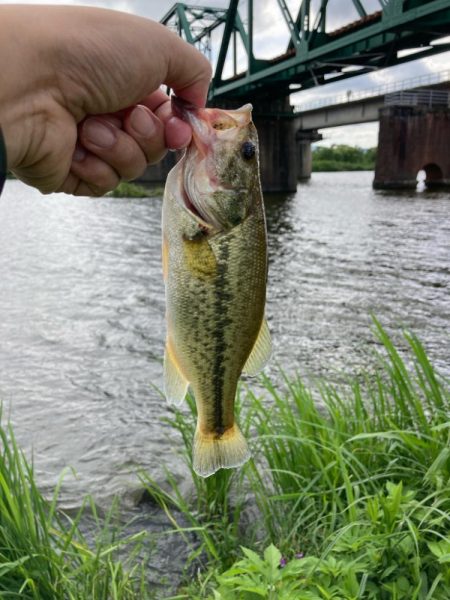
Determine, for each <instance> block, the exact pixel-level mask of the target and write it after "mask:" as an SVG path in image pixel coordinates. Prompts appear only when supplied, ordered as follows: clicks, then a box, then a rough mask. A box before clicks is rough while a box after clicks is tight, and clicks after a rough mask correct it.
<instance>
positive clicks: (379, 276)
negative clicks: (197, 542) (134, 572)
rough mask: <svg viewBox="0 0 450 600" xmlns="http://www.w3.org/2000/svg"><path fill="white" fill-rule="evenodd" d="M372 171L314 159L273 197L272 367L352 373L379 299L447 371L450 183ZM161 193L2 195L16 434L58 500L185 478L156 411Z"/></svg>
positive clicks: (8, 385) (3, 331)
mask: <svg viewBox="0 0 450 600" xmlns="http://www.w3.org/2000/svg"><path fill="white" fill-rule="evenodd" d="M371 182H372V173H369V172H362V173H361V172H360V173H315V174H314V175H313V178H312V180H311V182H310V183H309V184H306V185H301V186H299V187H298V190H297V193H296V194H292V195H288V196H286V195H284V196H282V195H279V196H267V198H266V205H267V219H268V231H269V244H270V273H269V287H268V308H267V313H268V318H269V324H270V327H271V330H272V335H273V340H274V349H275V352H274V358H273V361H272V365H271V367H270V368H269V373H272V374H274V376H275V377H276V364H277V363H278V364H280V365H282V366H283V368H284V369H285V370H286V371H287V372H288V373H293V372H294V371H296V370H297V371H299V372H300V373H303V374H305V375H307V376H311V375H325V376H326V377H327V378H328V379H329V380H334V379H336V378H339V376H340V375H339V374H340V373H342V372H346V373H352V372H358V371H359V370H360V369H361V368H364V367H366V366H368V365H370V363H371V351H372V349H373V335H372V333H371V330H370V313H371V312H372V313H374V314H375V315H376V316H377V317H378V318H379V319H380V320H381V322H382V323H383V324H384V325H385V326H386V327H387V328H388V330H392V331H398V330H399V327H400V326H406V327H409V328H411V329H412V330H413V331H414V332H415V333H417V334H418V335H419V337H420V338H421V339H422V340H423V342H424V343H425V345H426V347H427V349H428V351H429V353H430V355H431V357H432V358H433V360H434V362H435V364H436V366H437V367H438V368H439V369H440V370H441V372H443V373H445V374H450V366H449V354H450V327H449V323H450V277H449V273H450V195H449V193H443V192H432V193H426V192H421V193H419V192H410V193H401V194H393V193H387V192H380V191H373V190H372V188H371ZM160 217H161V198H160V197H150V198H146V199H123V200H121V199H113V198H101V199H91V198H71V197H64V196H60V195H51V196H47V197H44V196H41V195H40V194H39V193H38V192H36V191H34V190H32V189H31V188H28V187H26V186H25V185H23V184H21V183H20V182H17V181H8V182H7V184H6V188H5V191H4V194H3V195H2V197H1V198H0V398H1V400H2V402H3V413H4V417H5V416H6V417H10V418H11V421H12V423H13V425H14V429H15V433H16V437H17V439H18V441H19V443H20V445H21V446H22V447H23V448H24V449H25V450H26V452H27V453H28V454H29V455H30V453H31V452H32V453H33V457H34V464H35V470H36V475H37V480H38V483H39V484H40V486H41V488H42V489H43V490H44V491H47V492H50V491H51V490H52V489H53V487H54V485H55V482H56V481H57V479H58V477H59V475H60V473H61V471H62V470H63V469H64V468H65V467H72V468H73V469H74V470H75V471H76V476H74V475H73V474H69V475H67V476H66V477H65V480H64V485H63V489H62V496H61V503H62V505H63V506H65V507H76V506H79V504H80V501H81V498H82V496H84V495H85V494H86V493H92V494H93V495H94V497H95V498H96V500H97V502H99V503H100V504H102V503H104V504H108V502H109V501H110V498H111V497H112V496H113V495H115V494H120V495H122V497H124V496H125V497H127V495H129V496H130V498H132V497H133V494H132V490H133V489H134V488H135V487H136V486H137V483H136V476H135V474H134V473H135V472H136V470H138V469H140V468H144V469H146V470H147V471H149V472H150V473H151V474H152V475H153V477H154V478H155V479H157V480H163V478H164V475H163V469H164V467H167V468H170V469H171V470H172V471H173V472H174V473H175V474H176V476H177V477H178V478H179V479H180V480H182V479H183V477H184V469H183V465H182V464H181V461H179V460H177V459H176V457H175V455H174V453H173V447H175V448H176V446H177V444H178V443H179V441H178V439H177V438H173V436H172V434H171V432H170V431H169V430H168V429H167V427H166V426H165V425H163V424H162V423H161V420H162V419H163V417H165V416H167V414H168V412H167V408H166V405H165V402H164V401H162V400H161V397H160V395H159V393H158V391H157V388H159V387H161V385H162V364H161V360H162V355H163V349H164V335H165V328H164V289H163V283H162V275H161V267H160Z"/></svg>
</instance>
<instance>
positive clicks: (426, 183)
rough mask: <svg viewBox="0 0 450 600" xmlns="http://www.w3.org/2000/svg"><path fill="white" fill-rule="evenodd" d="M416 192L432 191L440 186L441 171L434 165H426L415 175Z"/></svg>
mask: <svg viewBox="0 0 450 600" xmlns="http://www.w3.org/2000/svg"><path fill="white" fill-rule="evenodd" d="M416 179H417V190H418V191H423V190H425V189H432V188H433V187H438V186H439V185H441V184H442V179H443V174H442V169H441V168H440V167H439V166H438V165H437V164H436V163H428V164H427V165H425V166H424V167H423V168H422V169H420V171H419V172H418V173H417V177H416Z"/></svg>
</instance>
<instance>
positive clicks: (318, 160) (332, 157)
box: [312, 144, 377, 171]
mask: <svg viewBox="0 0 450 600" xmlns="http://www.w3.org/2000/svg"><path fill="white" fill-rule="evenodd" d="M376 156H377V149H376V148H368V149H364V148H358V147H355V146H346V145H345V144H336V145H335V144H333V145H332V146H330V147H329V148H326V147H325V146H319V147H316V148H314V149H313V151H312V170H313V171H372V170H373V169H375V160H376Z"/></svg>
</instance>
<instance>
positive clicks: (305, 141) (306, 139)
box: [295, 129, 322, 181]
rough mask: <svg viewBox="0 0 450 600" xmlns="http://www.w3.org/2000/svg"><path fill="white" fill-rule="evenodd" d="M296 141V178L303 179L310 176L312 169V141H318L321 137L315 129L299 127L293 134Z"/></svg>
mask: <svg viewBox="0 0 450 600" xmlns="http://www.w3.org/2000/svg"><path fill="white" fill-rule="evenodd" d="M295 139H296V142H297V160H298V163H297V178H298V180H299V181H305V180H307V179H310V178H311V171H312V149H311V144H312V142H318V141H319V140H321V139H322V134H320V133H319V132H318V131H317V129H307V130H303V129H299V130H298V131H297V134H296V136H295Z"/></svg>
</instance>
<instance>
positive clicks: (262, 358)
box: [243, 319, 272, 376]
mask: <svg viewBox="0 0 450 600" xmlns="http://www.w3.org/2000/svg"><path fill="white" fill-rule="evenodd" d="M271 354H272V340H271V339H270V331H269V327H268V325H267V321H266V319H263V322H262V325H261V329H260V330H259V334H258V338H257V339H256V342H255V345H254V346H253V349H252V351H251V353H250V356H249V357H248V358H247V362H246V363H245V365H244V369H243V371H244V373H246V374H247V375H250V376H254V375H257V374H258V373H259V372H260V371H262V369H264V367H265V366H266V364H267V363H268V362H269V358H270V355H271Z"/></svg>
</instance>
